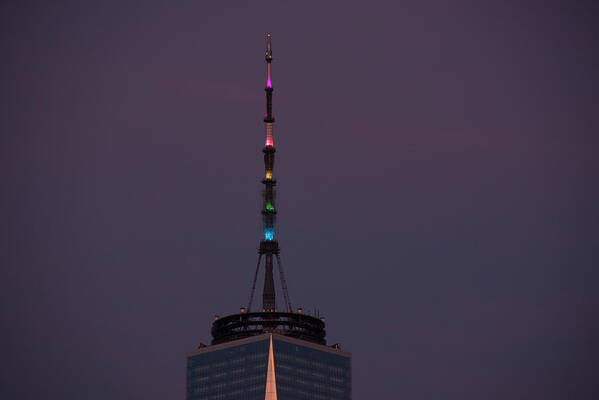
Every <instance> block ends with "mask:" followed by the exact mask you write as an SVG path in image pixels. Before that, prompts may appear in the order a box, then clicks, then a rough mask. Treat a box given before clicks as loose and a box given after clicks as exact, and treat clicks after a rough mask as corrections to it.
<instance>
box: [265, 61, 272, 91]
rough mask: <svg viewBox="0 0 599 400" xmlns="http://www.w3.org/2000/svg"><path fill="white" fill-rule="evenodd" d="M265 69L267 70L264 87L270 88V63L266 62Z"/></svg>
mask: <svg viewBox="0 0 599 400" xmlns="http://www.w3.org/2000/svg"><path fill="white" fill-rule="evenodd" d="M266 70H267V72H268V78H267V79H266V87H267V88H271V89H272V82H271V81H270V63H268V64H266Z"/></svg>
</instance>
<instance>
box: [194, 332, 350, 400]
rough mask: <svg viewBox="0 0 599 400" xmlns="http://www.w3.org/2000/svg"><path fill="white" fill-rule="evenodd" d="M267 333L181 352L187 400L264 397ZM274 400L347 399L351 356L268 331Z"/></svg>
mask: <svg viewBox="0 0 599 400" xmlns="http://www.w3.org/2000/svg"><path fill="white" fill-rule="evenodd" d="M270 337H271V335H269V334H263V335H259V336H255V337H252V338H248V339H241V340H236V341H232V342H228V343H224V344H221V345H214V346H208V347H204V348H200V349H197V350H194V351H192V352H190V353H188V355H187V396H186V399H187V400H254V399H256V400H258V399H260V400H264V399H265V390H266V380H267V370H268V354H269V348H270V343H271V341H270ZM272 346H273V354H274V380H275V382H276V398H277V400H349V399H351V355H350V354H349V353H346V352H343V351H340V350H335V349H333V348H331V347H327V346H322V345H318V344H314V343H309V342H306V341H302V340H297V339H293V338H288V337H285V336H282V335H277V334H273V335H272Z"/></svg>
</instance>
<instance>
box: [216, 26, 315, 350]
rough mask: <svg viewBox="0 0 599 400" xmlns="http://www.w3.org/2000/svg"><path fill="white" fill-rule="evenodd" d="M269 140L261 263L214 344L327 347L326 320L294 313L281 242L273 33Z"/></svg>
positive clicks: (268, 82)
mask: <svg viewBox="0 0 599 400" xmlns="http://www.w3.org/2000/svg"><path fill="white" fill-rule="evenodd" d="M265 58H266V76H267V78H266V88H265V89H264V90H265V92H266V115H265V117H264V123H265V125H266V140H265V143H264V148H263V149H262V152H263V153H264V175H265V176H264V179H263V180H262V184H263V185H264V190H263V191H262V200H263V201H262V211H261V213H262V225H263V238H262V240H261V241H260V247H259V248H258V262H257V264H256V269H255V272H254V277H253V278H254V279H253V282H252V289H251V292H250V297H249V302H248V307H247V310H246V309H245V308H243V307H242V309H241V312H240V313H239V314H234V315H229V316H227V317H224V318H218V317H217V318H216V320H215V321H214V323H213V325H212V336H213V340H212V343H213V344H218V343H224V342H228V341H231V340H237V339H241V338H244V337H248V336H253V335H257V334H262V333H264V332H276V333H279V334H283V335H287V336H291V337H295V338H298V339H303V340H307V341H311V342H314V343H319V344H326V340H325V335H326V332H325V329H324V328H325V323H324V319H322V318H318V317H314V316H310V315H305V314H303V313H302V311H301V309H298V311H297V312H296V313H294V312H293V308H292V306H291V299H290V297H289V291H288V289H287V281H286V280H285V273H284V270H283V264H282V263H281V255H280V249H279V242H278V240H277V234H276V219H277V207H276V190H275V186H276V184H277V181H276V180H275V179H274V164H275V152H276V149H275V145H274V135H273V124H274V122H275V118H274V116H273V112H272V94H273V87H272V80H271V63H272V48H271V36H270V33H269V34H267V36H266V57H265ZM262 260H264V288H263V290H262V309H261V311H260V312H252V311H251V310H252V305H253V301H254V294H255V291H256V282H257V280H258V275H259V271H260V266H261V264H262ZM275 261H276V265H277V267H278V272H279V278H280V281H281V290H282V291H283V302H284V307H283V308H284V311H278V310H277V303H276V293H275V283H274V282H275V281H274V266H275Z"/></svg>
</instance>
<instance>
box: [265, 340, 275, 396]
mask: <svg viewBox="0 0 599 400" xmlns="http://www.w3.org/2000/svg"><path fill="white" fill-rule="evenodd" d="M264 400H277V381H276V379H275V356H274V353H273V350H272V335H270V348H269V349H268V369H267V373H266V396H265V397H264Z"/></svg>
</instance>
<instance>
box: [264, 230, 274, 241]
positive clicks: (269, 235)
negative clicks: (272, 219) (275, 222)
mask: <svg viewBox="0 0 599 400" xmlns="http://www.w3.org/2000/svg"><path fill="white" fill-rule="evenodd" d="M264 240H268V241H271V242H272V241H273V240H275V230H274V229H273V228H266V229H264Z"/></svg>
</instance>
